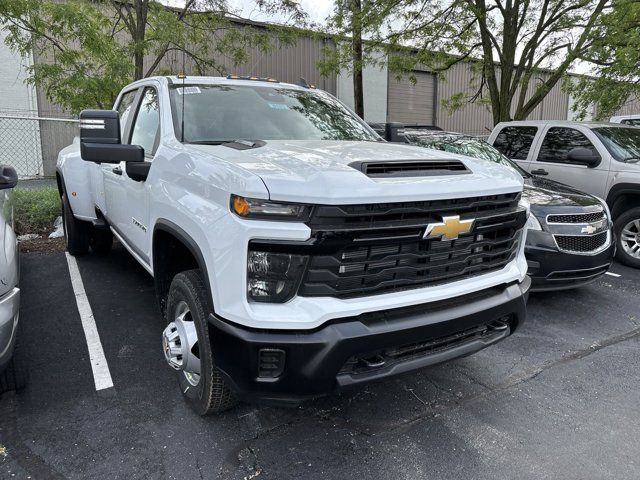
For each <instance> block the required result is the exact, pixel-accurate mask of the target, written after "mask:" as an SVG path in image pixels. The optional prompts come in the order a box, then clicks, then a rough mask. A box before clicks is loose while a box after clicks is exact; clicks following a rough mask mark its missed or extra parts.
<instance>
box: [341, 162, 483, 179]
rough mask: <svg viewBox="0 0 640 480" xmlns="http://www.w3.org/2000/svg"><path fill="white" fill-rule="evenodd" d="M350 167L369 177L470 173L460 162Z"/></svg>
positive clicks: (401, 163)
mask: <svg viewBox="0 0 640 480" xmlns="http://www.w3.org/2000/svg"><path fill="white" fill-rule="evenodd" d="M351 166H352V167H354V168H357V169H359V170H360V171H362V173H364V174H365V175H367V176H369V177H394V176H401V177H409V176H410V177H420V176H428V175H451V174H459V173H471V172H470V170H469V169H467V167H466V166H465V164H464V163H462V162H461V161H460V160H407V161H394V162H372V163H369V162H364V163H360V162H355V163H353V164H351Z"/></svg>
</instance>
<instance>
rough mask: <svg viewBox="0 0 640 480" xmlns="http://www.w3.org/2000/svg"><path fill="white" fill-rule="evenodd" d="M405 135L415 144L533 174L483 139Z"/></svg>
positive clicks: (526, 176) (408, 133) (520, 172)
mask: <svg viewBox="0 0 640 480" xmlns="http://www.w3.org/2000/svg"><path fill="white" fill-rule="evenodd" d="M405 137H406V138H407V141H408V142H409V143H411V144H413V145H420V146H421V147H427V148H435V149H436V150H444V151H445V152H450V153H457V154H459V155H466V156H468V157H473V158H479V159H481V160H490V161H492V162H496V163H500V164H502V165H506V166H507V167H511V168H513V169H514V170H515V171H517V172H518V173H519V174H520V175H522V176H523V177H524V178H528V177H530V176H531V175H529V174H528V173H527V172H526V171H525V170H523V169H522V168H520V166H519V165H517V164H516V163H514V162H512V161H511V160H509V159H508V158H507V157H505V156H504V155H503V154H502V153H500V152H499V151H498V150H496V149H495V148H494V147H492V146H491V145H489V144H488V143H487V142H484V141H482V140H477V139H475V138H472V137H455V136H451V137H447V136H433V135H420V134H412V133H410V132H406V131H405Z"/></svg>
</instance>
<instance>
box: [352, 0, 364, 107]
mask: <svg viewBox="0 0 640 480" xmlns="http://www.w3.org/2000/svg"><path fill="white" fill-rule="evenodd" d="M361 13H362V3H361V0H351V27H352V35H351V52H352V59H353V107H354V110H355V112H356V113H357V114H358V116H359V117H360V118H362V119H364V92H363V89H362V19H361Z"/></svg>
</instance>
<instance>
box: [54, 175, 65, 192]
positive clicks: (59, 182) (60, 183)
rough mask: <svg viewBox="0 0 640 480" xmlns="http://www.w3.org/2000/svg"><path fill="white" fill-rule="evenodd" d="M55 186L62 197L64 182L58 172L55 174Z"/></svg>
mask: <svg viewBox="0 0 640 480" xmlns="http://www.w3.org/2000/svg"><path fill="white" fill-rule="evenodd" d="M56 184H57V185H58V193H59V194H60V196H61V197H62V194H63V193H64V181H63V180H62V175H60V172H56Z"/></svg>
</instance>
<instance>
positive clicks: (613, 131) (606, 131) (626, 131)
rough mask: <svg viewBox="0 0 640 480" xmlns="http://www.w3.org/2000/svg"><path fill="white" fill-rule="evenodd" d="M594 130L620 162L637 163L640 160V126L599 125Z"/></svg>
mask: <svg viewBox="0 0 640 480" xmlns="http://www.w3.org/2000/svg"><path fill="white" fill-rule="evenodd" d="M593 131H594V132H595V133H596V135H597V136H598V138H600V140H602V143H603V144H604V146H605V148H606V149H607V150H608V151H609V153H610V154H611V156H612V157H613V158H615V159H616V160H618V161H619V162H633V163H635V162H637V161H639V160H640V128H635V127H597V128H594V129H593Z"/></svg>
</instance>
